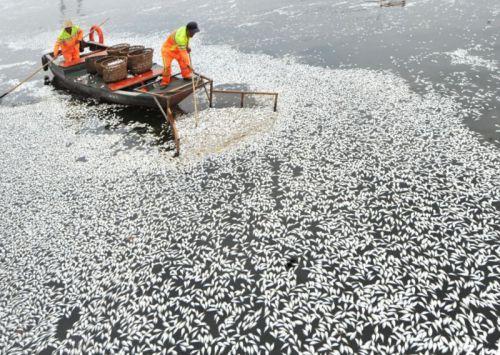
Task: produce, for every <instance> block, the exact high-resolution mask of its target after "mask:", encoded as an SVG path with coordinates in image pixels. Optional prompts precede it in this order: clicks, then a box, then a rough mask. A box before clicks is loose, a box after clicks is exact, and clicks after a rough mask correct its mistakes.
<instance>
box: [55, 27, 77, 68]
mask: <svg viewBox="0 0 500 355" xmlns="http://www.w3.org/2000/svg"><path fill="white" fill-rule="evenodd" d="M81 40H83V31H82V30H81V29H80V27H78V26H74V25H73V22H71V21H69V20H68V21H65V22H64V29H63V30H62V31H61V33H60V34H59V37H57V41H56V44H55V45H54V57H57V56H58V55H59V51H60V50H61V51H62V54H63V56H64V61H65V62H66V63H71V62H74V61H77V60H79V59H80V41H81Z"/></svg>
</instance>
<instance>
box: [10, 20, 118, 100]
mask: <svg viewBox="0 0 500 355" xmlns="http://www.w3.org/2000/svg"><path fill="white" fill-rule="evenodd" d="M108 20H109V18H107V19H106V20H105V21H103V22H102V23H101V24H100V25H99V27H101V26H102V25H104V24H105V23H106V22H108ZM91 33H92V32H89V33H87V35H86V36H85V37H84V38H86V37H87V36H90V34H91ZM57 58H59V56H57V57H54V58H53V59H52V60H50V61H48V62H47V63H45V64H44V65H42V66H41V67H40V68H38V69H37V70H35V71H34V72H33V73H32V74H30V75H29V76H28V77H27V78H26V79H24V80H23V81H21V82H20V83H19V84H17V85H16V86H14V87H13V88H11V89H9V90H7V91H6V92H5V93H3V94H2V96H0V99H3V98H4V97H5V96H7V95H9V94H10V93H11V92H13V91H14V90H16V89H17V88H18V87H20V86H21V85H23V84H25V83H26V82H27V81H29V80H30V79H31V78H33V77H34V76H35V75H37V74H38V73H39V72H41V71H42V70H43V69H45V67H47V66H49V65H50V64H52V63H54V61H55V60H56V59H57Z"/></svg>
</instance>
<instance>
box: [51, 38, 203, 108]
mask: <svg viewBox="0 0 500 355" xmlns="http://www.w3.org/2000/svg"><path fill="white" fill-rule="evenodd" d="M87 45H88V46H89V48H90V49H91V51H90V52H89V53H87V54H84V55H82V57H81V59H80V60H79V61H78V62H75V63H71V64H70V65H68V64H66V63H64V59H62V58H61V59H57V60H55V61H53V62H52V63H50V64H49V65H48V69H49V70H50V71H51V73H52V74H53V80H52V82H53V83H54V85H56V86H58V87H61V88H64V89H66V90H68V91H70V92H72V93H76V94H79V95H82V96H85V97H90V98H94V99H97V100H100V101H103V102H109V103H114V104H121V105H129V106H142V107H157V103H156V102H155V98H156V99H157V100H158V101H159V102H160V104H161V105H162V106H163V107H173V106H175V105H177V104H179V103H180V102H181V101H183V100H184V99H185V98H186V97H188V96H189V95H191V94H192V93H193V90H197V89H200V88H202V87H205V89H206V86H207V85H208V86H210V89H212V88H213V81H212V80H211V79H208V78H206V77H204V76H202V75H199V74H196V75H195V80H194V81H195V85H194V88H193V83H192V81H191V80H189V81H186V80H184V79H182V78H180V77H179V75H174V76H173V77H172V80H171V83H170V84H169V85H168V86H161V85H160V83H159V79H160V77H161V75H162V72H163V67H162V66H159V65H157V64H154V65H153V68H152V69H151V70H150V71H148V72H146V73H143V74H140V75H135V76H134V75H130V74H129V75H128V77H127V79H125V80H122V81H119V82H115V83H111V84H106V83H105V82H104V81H103V79H102V78H101V77H100V76H98V75H96V74H95V75H94V74H89V73H88V72H87V70H86V67H85V59H86V58H88V57H91V56H97V55H100V56H102V55H105V54H107V53H106V49H107V48H108V46H105V45H102V44H99V43H94V42H87ZM52 60H53V56H52V53H48V54H45V55H44V56H43V57H42V63H44V64H45V63H49V62H51V61H52ZM206 90H207V89H206ZM207 93H208V90H207Z"/></svg>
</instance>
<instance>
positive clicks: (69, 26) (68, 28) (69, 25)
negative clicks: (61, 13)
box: [64, 20, 73, 33]
mask: <svg viewBox="0 0 500 355" xmlns="http://www.w3.org/2000/svg"><path fill="white" fill-rule="evenodd" d="M72 28H73V22H71V20H66V21H64V29H65V30H66V32H68V33H71V29H72Z"/></svg>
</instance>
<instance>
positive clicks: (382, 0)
mask: <svg viewBox="0 0 500 355" xmlns="http://www.w3.org/2000/svg"><path fill="white" fill-rule="evenodd" d="M379 6H380V7H405V6H406V0H394V1H393V0H379Z"/></svg>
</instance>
